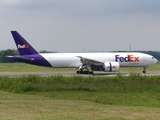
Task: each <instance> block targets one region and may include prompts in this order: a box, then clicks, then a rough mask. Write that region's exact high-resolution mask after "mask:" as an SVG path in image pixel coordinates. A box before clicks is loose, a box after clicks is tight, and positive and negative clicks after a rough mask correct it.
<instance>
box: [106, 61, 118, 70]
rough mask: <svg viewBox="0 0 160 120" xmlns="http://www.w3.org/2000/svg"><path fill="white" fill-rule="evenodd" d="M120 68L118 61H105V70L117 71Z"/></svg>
mask: <svg viewBox="0 0 160 120" xmlns="http://www.w3.org/2000/svg"><path fill="white" fill-rule="evenodd" d="M119 68H120V65H119V63H118V62H105V63H104V65H103V70H104V72H117V71H119Z"/></svg>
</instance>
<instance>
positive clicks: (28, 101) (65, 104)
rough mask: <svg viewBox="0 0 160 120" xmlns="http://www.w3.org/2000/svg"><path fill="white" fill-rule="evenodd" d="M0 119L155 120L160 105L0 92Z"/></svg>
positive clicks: (158, 116) (159, 112) (159, 113)
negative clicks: (110, 103)
mask: <svg viewBox="0 0 160 120" xmlns="http://www.w3.org/2000/svg"><path fill="white" fill-rule="evenodd" d="M0 94H1V95H0V119H1V120H18V119H19V120H107V119H108V120H158V119H159V118H160V108H153V107H133V106H119V105H104V104H98V103H93V102H89V101H79V100H58V99H53V98H49V97H41V96H35V95H23V94H14V93H8V92H4V91H0Z"/></svg>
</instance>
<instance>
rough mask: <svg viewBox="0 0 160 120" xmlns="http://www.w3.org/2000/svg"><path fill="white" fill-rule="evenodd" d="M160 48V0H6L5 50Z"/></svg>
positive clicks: (1, 15)
mask: <svg viewBox="0 0 160 120" xmlns="http://www.w3.org/2000/svg"><path fill="white" fill-rule="evenodd" d="M11 30H16V31H18V32H19V33H20V34H21V35H22V36H23V37H24V38H25V39H26V40H27V41H28V42H29V43H30V44H31V45H32V46H33V47H34V48H35V49H36V50H37V51H40V50H49V51H59V52H76V51H117V50H129V49H130V44H131V45H132V50H153V51H160V0H0V41H1V43H0V50H5V49H16V46H15V43H14V41H13V38H12V36H11V33H10V31H11Z"/></svg>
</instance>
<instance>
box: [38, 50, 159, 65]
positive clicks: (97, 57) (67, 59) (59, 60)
mask: <svg viewBox="0 0 160 120" xmlns="http://www.w3.org/2000/svg"><path fill="white" fill-rule="evenodd" d="M41 55H42V56H43V57H44V58H45V59H46V60H47V61H48V62H49V63H50V64H51V65H52V67H54V68H79V67H80V66H81V64H82V63H81V61H80V58H79V57H78V56H81V57H83V58H87V59H90V60H94V61H99V62H103V63H105V62H118V63H119V64H120V67H147V66H150V65H152V64H155V63H156V62H157V59H155V58H154V57H153V56H151V55H148V54H144V53H132V52H126V53H114V52H111V53H105V52H104V53H46V54H41Z"/></svg>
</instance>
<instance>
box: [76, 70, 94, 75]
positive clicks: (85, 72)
mask: <svg viewBox="0 0 160 120" xmlns="http://www.w3.org/2000/svg"><path fill="white" fill-rule="evenodd" d="M76 73H77V74H94V73H93V71H77V72H76Z"/></svg>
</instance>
